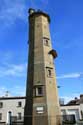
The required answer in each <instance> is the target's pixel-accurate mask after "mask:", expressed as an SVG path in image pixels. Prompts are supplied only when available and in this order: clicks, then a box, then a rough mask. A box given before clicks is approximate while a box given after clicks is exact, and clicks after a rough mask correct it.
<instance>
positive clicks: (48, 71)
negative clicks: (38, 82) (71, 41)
mask: <svg viewBox="0 0 83 125" xmlns="http://www.w3.org/2000/svg"><path fill="white" fill-rule="evenodd" d="M46 68H47V69H46V70H47V76H48V77H52V76H53V68H50V67H46Z"/></svg>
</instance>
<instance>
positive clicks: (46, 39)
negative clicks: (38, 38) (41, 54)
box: [43, 37, 49, 46]
mask: <svg viewBox="0 0 83 125" xmlns="http://www.w3.org/2000/svg"><path fill="white" fill-rule="evenodd" d="M43 43H44V45H45V46H49V39H48V38H46V37H44V38H43Z"/></svg>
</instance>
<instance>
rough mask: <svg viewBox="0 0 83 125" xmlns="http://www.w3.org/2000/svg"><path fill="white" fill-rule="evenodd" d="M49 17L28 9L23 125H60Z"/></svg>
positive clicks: (54, 53) (54, 55) (55, 54)
mask: <svg viewBox="0 0 83 125" xmlns="http://www.w3.org/2000/svg"><path fill="white" fill-rule="evenodd" d="M49 23H50V17H49V15H48V14H46V13H44V12H42V11H40V10H38V11H35V10H34V9H29V57H28V72H27V89H26V104H25V113H24V116H25V118H24V125H61V120H60V108H59V99H58V92H57V85H56V75H55V68H54V62H53V60H54V59H55V58H56V57H57V53H56V51H55V50H53V49H52V45H51V38H50V30H49Z"/></svg>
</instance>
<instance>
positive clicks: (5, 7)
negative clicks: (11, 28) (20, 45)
mask: <svg viewBox="0 0 83 125" xmlns="http://www.w3.org/2000/svg"><path fill="white" fill-rule="evenodd" d="M0 8H1V9H0V21H1V22H2V23H4V24H5V25H10V24H13V23H14V22H15V21H16V19H21V20H26V15H25V8H26V7H25V2H24V0H3V2H2V3H1V5H0Z"/></svg>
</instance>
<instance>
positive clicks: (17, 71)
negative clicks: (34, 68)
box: [0, 63, 27, 77]
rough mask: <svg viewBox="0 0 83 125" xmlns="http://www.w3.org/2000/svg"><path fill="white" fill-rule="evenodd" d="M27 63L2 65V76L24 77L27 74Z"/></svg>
mask: <svg viewBox="0 0 83 125" xmlns="http://www.w3.org/2000/svg"><path fill="white" fill-rule="evenodd" d="M26 69H27V65H26V63H25V64H18V65H15V64H5V65H4V66H3V67H0V77H4V76H12V77H23V76H26Z"/></svg>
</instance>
